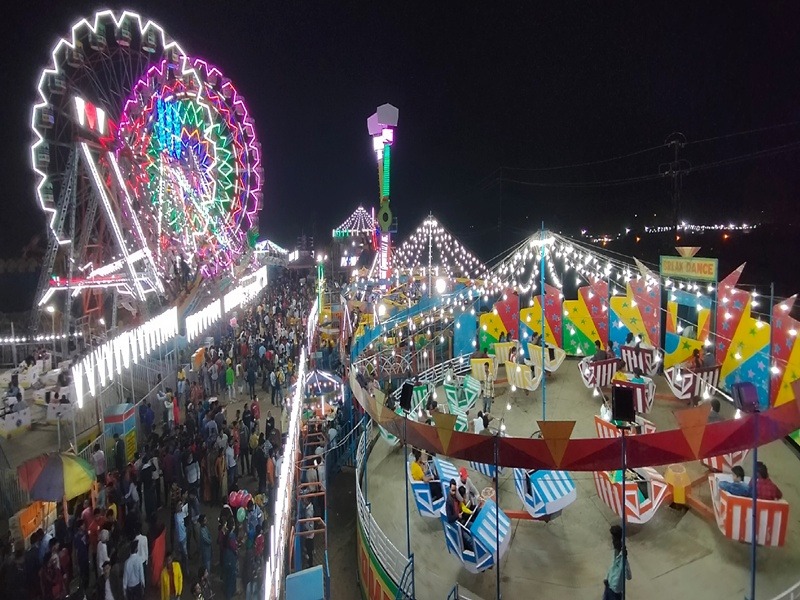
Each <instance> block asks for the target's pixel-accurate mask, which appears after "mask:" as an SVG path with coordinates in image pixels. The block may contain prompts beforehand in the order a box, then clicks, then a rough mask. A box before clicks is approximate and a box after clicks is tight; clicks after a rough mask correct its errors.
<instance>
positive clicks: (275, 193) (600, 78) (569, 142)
mask: <svg viewBox="0 0 800 600" xmlns="http://www.w3.org/2000/svg"><path fill="white" fill-rule="evenodd" d="M698 4H702V5H703V6H698ZM86 7H87V3H85V2H82V3H70V2H59V3H55V2H42V1H41V0H38V1H31V2H24V3H23V2H19V3H16V6H15V8H14V9H6V10H7V11H10V10H13V11H14V12H11V13H10V14H9V12H7V13H6V16H5V18H4V35H3V36H2V41H1V42H0V44H2V56H3V65H4V68H3V79H4V81H3V84H4V86H3V87H4V90H5V102H4V104H5V110H4V111H3V113H2V119H3V121H4V122H3V132H4V137H5V140H4V144H3V150H2V152H3V159H4V161H3V165H4V167H5V168H4V181H3V187H4V190H3V192H4V193H3V196H4V201H5V208H6V210H5V215H4V218H3V219H2V229H1V230H0V231H2V236H3V241H4V246H5V253H6V254H8V253H9V252H13V247H12V248H11V249H10V250H9V248H8V246H10V245H13V244H16V243H19V242H20V241H23V242H24V241H27V240H28V239H29V238H30V237H31V236H32V235H33V234H34V233H36V232H38V231H41V230H42V229H43V219H42V218H41V216H40V215H39V213H38V209H37V207H36V204H35V200H34V196H33V189H32V182H33V177H32V175H31V172H30V168H29V159H28V156H29V150H28V146H29V143H30V138H31V136H30V134H29V131H28V127H27V124H28V122H29V120H30V116H29V115H30V106H31V103H32V101H33V98H34V91H35V90H34V85H35V83H36V81H37V79H38V74H39V72H40V70H41V69H42V67H43V66H44V65H45V63H46V61H47V59H48V55H49V49H50V47H51V46H52V45H53V43H54V42H55V40H56V39H57V37H59V36H63V35H66V34H67V33H68V32H69V26H70V25H71V24H72V22H73V21H74V20H75V19H76V17H79V16H87V17H88V16H90V13H93V9H91V8H86ZM123 7H129V8H131V9H133V10H138V11H139V12H141V13H142V14H143V15H145V16H149V17H150V18H152V19H154V20H156V21H158V22H159V23H160V24H161V25H163V26H164V28H165V29H166V31H167V32H168V33H169V34H170V35H171V36H172V37H173V38H175V39H176V40H178V41H179V42H180V43H181V45H182V46H183V48H184V49H185V50H187V51H188V52H189V53H192V54H195V55H199V56H201V57H205V58H207V59H208V60H209V61H211V62H213V63H216V64H217V65H218V66H219V67H220V68H221V69H222V70H223V72H224V73H225V74H226V75H228V76H229V77H231V78H232V79H233V81H234V82H235V84H236V85H237V87H238V89H239V90H240V92H241V93H243V94H244V96H245V98H246V99H247V101H248V103H249V105H250V112H251V114H252V115H253V116H254V118H255V120H256V126H257V131H258V134H259V136H260V141H261V143H262V145H263V148H264V169H265V175H266V184H265V194H264V208H263V212H262V215H261V231H262V234H266V235H267V236H270V237H272V238H274V239H275V240H276V241H278V242H279V243H282V244H284V245H293V242H294V238H295V236H296V235H297V234H298V233H299V232H300V230H301V229H305V231H306V232H307V233H312V232H316V234H317V235H318V236H319V237H325V238H326V239H327V236H328V235H330V233H329V232H330V229H331V228H332V227H334V226H336V225H337V224H338V223H339V222H341V221H342V220H343V219H344V218H345V217H346V216H347V215H348V214H349V213H350V212H351V211H352V210H353V209H354V208H355V207H356V206H357V205H358V204H359V203H363V204H365V205H366V204H369V203H373V202H376V200H377V179H376V176H375V161H374V155H373V153H372V150H371V142H370V140H369V137H368V135H367V132H366V124H365V120H366V118H367V117H368V116H369V115H370V114H371V113H372V112H373V111H374V110H375V107H376V106H377V105H378V104H382V103H384V102H391V103H392V104H394V105H395V106H397V107H398V108H399V109H400V124H399V127H398V131H397V134H396V143H395V148H394V154H393V173H392V175H393V198H392V206H393V209H394V213H395V215H396V216H397V217H398V218H399V222H400V230H401V231H400V233H401V236H402V234H404V233H406V232H408V231H409V230H410V229H412V228H414V227H415V226H416V225H417V224H418V222H419V221H420V220H421V218H422V217H423V216H424V215H426V214H427V213H428V211H433V212H434V213H435V214H437V215H438V216H439V217H440V218H441V219H442V220H443V221H444V222H445V223H447V224H449V225H450V226H451V229H453V230H454V231H455V232H456V233H458V234H460V235H462V236H463V237H464V241H465V242H466V243H467V244H468V245H471V246H473V247H474V248H475V249H476V250H477V251H478V252H479V253H480V254H482V255H483V256H484V257H485V258H488V257H489V256H491V254H492V253H493V252H495V251H496V250H497V249H499V248H500V247H504V246H505V247H507V246H510V245H511V244H512V243H513V242H515V241H516V240H518V239H520V238H521V237H523V235H524V234H525V233H526V232H530V231H532V230H534V229H536V228H537V227H538V223H539V222H540V221H541V220H542V219H544V220H545V221H546V223H547V224H548V225H550V226H553V227H556V226H559V227H580V226H588V227H591V228H593V229H597V228H613V229H615V230H618V229H620V228H622V227H624V226H626V225H630V224H634V223H635V222H638V224H639V225H642V224H650V223H651V222H653V221H655V220H662V219H664V218H666V216H667V213H668V212H669V209H668V201H669V184H668V182H667V181H665V180H663V179H655V180H644V181H640V182H637V183H634V184H627V185H613V186H606V185H603V186H597V185H592V186H590V187H581V188H575V187H568V186H566V187H565V186H563V185H561V184H564V183H568V184H573V183H575V182H598V181H601V182H602V181H609V180H618V179H628V178H638V177H644V176H649V175H655V174H657V173H658V172H659V165H660V164H661V163H665V162H667V161H668V160H669V153H668V152H667V150H666V149H665V148H661V149H656V150H653V151H651V152H647V153H643V154H639V155H637V156H634V157H630V158H627V159H623V160H619V161H612V162H609V163H603V164H599V165H591V166H588V167H581V168H571V169H563V170H555V171H524V170H522V171H521V170H514V169H536V168H542V167H552V166H558V165H568V164H573V163H581V162H586V161H594V160H598V159H605V158H609V157H614V156H619V155H625V154H629V153H631V152H635V151H637V150H641V149H645V148H650V147H654V146H659V145H662V144H663V143H664V140H665V138H666V137H667V135H669V134H670V133H671V132H673V131H681V132H683V133H684V134H685V135H686V137H687V139H688V140H689V141H690V142H691V141H697V140H702V139H704V138H709V137H715V136H719V135H723V134H728V133H734V132H740V131H745V130H752V129H755V128H761V127H768V126H772V125H777V124H783V123H791V122H795V121H800V77H799V76H798V73H799V72H800V71H799V70H798V67H800V43H798V37H797V32H796V27H797V22H798V17H799V16H800V9H799V8H798V7H797V4H796V3H793V2H784V3H780V2H773V3H755V2H754V3H750V4H749V5H739V4H736V3H725V4H724V5H723V4H719V3H696V2H690V3H680V2H670V3H638V2H631V3H620V2H616V3H607V2H603V3H600V2H594V3H593V2H583V3H580V4H566V3H562V2H556V3H552V2H551V3H538V2H529V1H526V2H514V3H506V2H498V3H495V2H480V3H478V2H475V3H472V2H458V3H455V2H453V3H451V2H347V3H341V2H320V1H313V2H312V1H307V2H242V1H240V2H197V1H194V2H170V1H167V0H162V1H160V2H135V1H132V2H130V3H128V4H125V5H122V4H119V3H115V2H112V3H110V8H123ZM98 8H99V7H98ZM799 140H800V126H790V127H782V128H775V129H769V130H767V131H763V132H760V133H756V134H751V135H745V136H735V137H730V138H724V139H722V140H716V141H711V142H704V143H698V144H693V145H691V146H689V147H687V148H686V149H685V150H683V151H682V154H681V156H682V157H683V158H686V159H687V160H688V161H689V162H690V163H691V164H692V165H695V166H697V165H704V164H709V163H712V162H716V161H719V160H723V159H726V158H730V157H737V156H742V155H747V154H750V153H753V152H755V151H759V150H762V149H765V148H771V147H775V146H779V145H783V144H787V143H792V142H795V141H799ZM798 158H800V151H798V149H797V148H796V147H795V148H794V150H793V151H791V152H785V153H780V154H776V155H770V156H768V157H766V158H760V159H758V160H748V161H743V162H737V163H734V164H732V165H729V166H724V167H721V168H716V169H708V170H704V171H700V172H696V173H692V174H691V175H689V176H687V177H686V179H685V182H684V193H683V198H684V202H683V207H684V210H683V212H682V216H684V217H687V218H691V219H693V220H695V221H701V220H702V221H711V220H724V221H730V220H738V221H742V220H745V219H746V220H748V221H750V222H752V221H753V220H756V219H760V218H765V219H778V220H782V221H783V222H786V221H787V220H788V219H789V218H790V217H793V214H792V213H790V207H791V205H792V203H793V201H795V200H796V199H797V196H798V191H799V190H800V175H798V173H800V170H799V169H797V167H796V165H797V161H798ZM501 167H505V169H501ZM514 181H527V182H535V183H537V184H547V185H546V186H544V185H536V186H530V185H521V184H519V183H514ZM762 213H763V214H762ZM634 214H636V215H638V221H637V220H635V219H634V216H633V215H634ZM652 214H657V215H658V217H655V218H653V217H651V215H652ZM645 215H646V219H645V218H644V217H645ZM498 227H499V230H498Z"/></svg>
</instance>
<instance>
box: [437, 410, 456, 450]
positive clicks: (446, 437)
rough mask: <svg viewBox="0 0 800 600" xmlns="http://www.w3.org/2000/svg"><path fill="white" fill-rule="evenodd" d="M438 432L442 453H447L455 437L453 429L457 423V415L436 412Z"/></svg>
mask: <svg viewBox="0 0 800 600" xmlns="http://www.w3.org/2000/svg"><path fill="white" fill-rule="evenodd" d="M435 416H436V420H435V421H434V422H435V423H436V433H437V434H438V436H439V441H440V442H441V443H442V453H443V454H447V452H448V448H449V447H450V439H451V438H452V437H453V431H454V427H455V424H456V416H455V415H451V414H447V413H436V415H435Z"/></svg>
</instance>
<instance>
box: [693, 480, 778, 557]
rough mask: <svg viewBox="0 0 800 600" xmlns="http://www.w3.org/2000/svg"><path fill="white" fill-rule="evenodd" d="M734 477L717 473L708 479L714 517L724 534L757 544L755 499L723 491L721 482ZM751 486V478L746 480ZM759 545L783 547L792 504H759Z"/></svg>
mask: <svg viewBox="0 0 800 600" xmlns="http://www.w3.org/2000/svg"><path fill="white" fill-rule="evenodd" d="M732 479H733V478H732V476H730V475H726V474H722V473H717V474H714V475H709V476H708V483H709V485H710V486H711V500H712V502H713V503H714V517H715V518H716V521H717V527H719V530H720V531H721V532H722V534H723V535H724V536H725V537H726V538H729V539H731V540H736V541H737V542H747V543H751V542H752V541H753V529H752V527H753V499H752V498H750V497H747V496H734V495H733V494H729V493H728V492H725V491H723V490H721V489H720V488H719V484H720V482H721V481H732ZM745 483H750V478H749V477H746V478H745ZM756 511H757V516H756V543H757V544H758V545H759V546H783V545H784V544H785V543H786V528H787V526H788V524H789V503H788V502H786V500H756Z"/></svg>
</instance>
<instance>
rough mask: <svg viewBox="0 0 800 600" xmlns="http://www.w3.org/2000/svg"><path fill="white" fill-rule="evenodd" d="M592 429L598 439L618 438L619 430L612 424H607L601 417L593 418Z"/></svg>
mask: <svg viewBox="0 0 800 600" xmlns="http://www.w3.org/2000/svg"><path fill="white" fill-rule="evenodd" d="M594 429H595V431H596V432H597V437H599V438H606V439H608V438H616V437H619V429H617V427H616V425H614V424H613V423H609V422H608V421H606V420H605V419H604V418H602V417H598V416H597V415H595V416H594Z"/></svg>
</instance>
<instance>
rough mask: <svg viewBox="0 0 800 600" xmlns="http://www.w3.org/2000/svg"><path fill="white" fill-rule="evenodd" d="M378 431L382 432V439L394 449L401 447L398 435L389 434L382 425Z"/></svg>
mask: <svg viewBox="0 0 800 600" xmlns="http://www.w3.org/2000/svg"><path fill="white" fill-rule="evenodd" d="M378 431H379V432H380V435H381V437H382V438H383V439H384V440H386V442H387V443H388V444H389V445H390V446H392V447H393V448H394V447H397V446H399V445H400V438H398V437H397V436H396V435H392V434H391V433H389V432H388V431H386V430H385V429H384V428H383V427H381V426H380V425H378Z"/></svg>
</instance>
